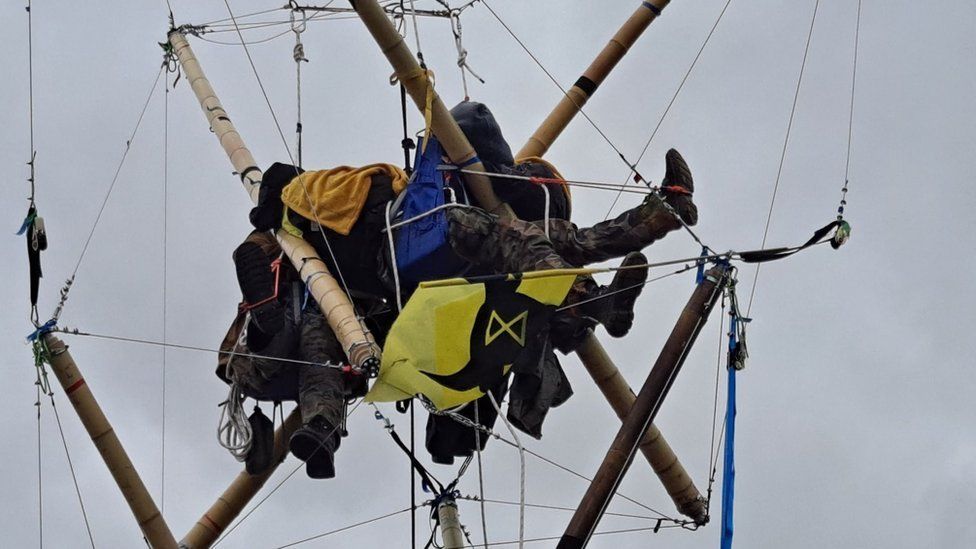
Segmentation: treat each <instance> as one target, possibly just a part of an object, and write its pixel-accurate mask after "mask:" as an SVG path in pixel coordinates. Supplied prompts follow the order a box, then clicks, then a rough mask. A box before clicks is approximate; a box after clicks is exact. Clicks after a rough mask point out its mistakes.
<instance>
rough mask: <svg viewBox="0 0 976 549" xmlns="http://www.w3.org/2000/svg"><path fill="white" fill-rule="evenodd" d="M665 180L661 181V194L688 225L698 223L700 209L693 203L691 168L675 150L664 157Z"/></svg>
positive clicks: (693, 188)
mask: <svg viewBox="0 0 976 549" xmlns="http://www.w3.org/2000/svg"><path fill="white" fill-rule="evenodd" d="M664 165H665V168H664V179H662V180H661V194H662V195H663V196H664V201H665V202H667V203H668V204H669V205H670V206H671V207H672V208H674V211H675V212H677V214H678V215H679V216H680V217H681V220H682V221H684V222H685V223H686V224H687V225H689V226H693V225H695V224H697V223H698V208H697V207H696V206H695V203H694V202H692V201H691V197H692V194H693V193H694V192H695V182H694V180H693V179H692V177H691V168H689V167H688V163H687V162H685V159H684V158H683V157H682V156H681V153H679V152H678V151H676V150H674V149H670V150H668V152H667V154H665V155H664Z"/></svg>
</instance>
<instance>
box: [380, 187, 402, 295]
mask: <svg viewBox="0 0 976 549" xmlns="http://www.w3.org/2000/svg"><path fill="white" fill-rule="evenodd" d="M392 208H393V201H392V200H391V201H389V202H387V203H386V217H385V218H384V221H385V222H386V229H385V230H384V232H385V233H386V238H387V241H388V242H389V243H390V269H391V270H392V271H393V286H394V287H395V288H396V304H397V312H400V311H402V310H403V298H402V297H401V296H400V268H399V267H398V266H397V258H396V246H395V245H394V243H393V227H392V226H390V211H391V209H392Z"/></svg>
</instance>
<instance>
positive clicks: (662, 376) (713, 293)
mask: <svg viewBox="0 0 976 549" xmlns="http://www.w3.org/2000/svg"><path fill="white" fill-rule="evenodd" d="M728 272H729V268H728V267H727V266H722V265H720V266H716V267H714V268H712V269H710V270H709V271H708V272H707V273H705V277H704V279H703V280H702V281H701V283H699V284H698V286H697V287H696V288H695V291H694V292H693V293H692V294H691V298H690V299H689V300H688V303H687V305H685V308H684V310H683V311H682V312H681V316H680V317H678V321H677V323H676V324H675V326H674V329H673V330H672V331H671V335H670V336H669V337H668V340H667V341H666V342H665V343H664V348H663V349H662V350H661V354H660V355H658V358H657V361H655V362H654V367H653V368H651V372H650V373H649V374H648V376H647V380H646V381H645V382H644V386H643V387H642V388H641V390H640V393H639V394H638V395H637V399H636V400H635V401H634V405H633V406H632V407H631V409H630V411H629V412H628V413H627V417H626V419H624V422H623V425H621V426H620V430H619V431H617V436H616V437H615V438H614V440H613V443H612V444H611V445H610V449H609V450H608V451H607V455H606V456H605V457H604V458H603V463H602V464H601V465H600V468H599V469H598V470H597V473H596V475H595V476H594V477H593V482H591V483H590V486H589V487H588V488H587V490H586V494H584V495H583V499H582V500H581V501H580V504H579V507H577V509H576V512H575V513H574V514H573V518H572V520H570V522H569V526H567V528H566V532H565V533H564V534H563V536H562V538H561V539H560V540H559V545H558V546H557V547H558V548H559V549H581V548H583V547H586V545H587V543H589V540H590V537H591V536H592V535H593V531H594V530H596V527H597V525H598V524H599V522H600V519H601V518H602V517H603V513H604V511H605V510H606V508H607V505H609V503H610V499H611V498H612V497H613V494H614V493H615V492H616V491H617V487H618V486H619V485H620V482H621V480H623V477H624V475H625V474H626V473H627V469H628V468H629V467H630V464H631V462H632V461H633V459H634V455H635V454H636V452H637V446H638V444H639V442H640V439H641V437H643V436H644V434H645V433H646V432H647V428H648V427H649V426H650V425H651V422H652V421H654V416H656V415H657V412H658V410H660V408H661V404H662V403H663V402H664V399H665V398H666V397H667V395H668V391H669V390H670V389H671V386H672V385H673V384H674V380H675V378H676V377H677V376H678V373H679V372H680V371H681V366H682V364H683V363H684V361H685V358H687V356H688V352H689V351H690V350H691V347H692V346H693V345H694V343H695V339H696V338H697V337H698V334H699V332H701V329H702V327H703V326H704V325H705V321H706V320H708V315H709V313H711V311H712V308H714V306H715V303H716V302H717V301H718V298H719V296H721V295H722V291H723V289H724V288H725V286H726V284H727V283H728Z"/></svg>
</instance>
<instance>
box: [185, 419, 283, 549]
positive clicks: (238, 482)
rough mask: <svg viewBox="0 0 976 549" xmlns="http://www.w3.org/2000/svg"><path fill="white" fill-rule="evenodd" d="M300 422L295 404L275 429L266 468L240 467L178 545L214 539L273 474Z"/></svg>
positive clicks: (195, 547) (188, 547) (190, 547)
mask: <svg viewBox="0 0 976 549" xmlns="http://www.w3.org/2000/svg"><path fill="white" fill-rule="evenodd" d="M301 424H302V416H301V414H300V413H299V411H298V408H296V409H294V410H292V412H291V413H290V414H288V417H286V418H285V421H284V422H283V423H282V424H281V427H278V429H277V430H275V436H274V454H273V456H274V457H273V460H272V462H271V466H270V467H268V470H267V471H265V472H263V473H261V474H259V475H254V476H251V475H249V474H248V473H247V471H241V472H240V473H239V474H238V475H237V478H235V479H234V482H232V483H231V484H230V486H228V487H227V489H226V490H224V493H223V494H221V495H220V497H219V498H217V501H215V502H214V504H213V505H211V506H210V509H207V512H206V513H204V514H203V516H201V517H200V520H198V521H197V523H196V524H194V525H193V528H192V529H190V531H189V532H188V533H187V534H186V536H184V537H183V539H182V540H181V541H180V547H181V548H184V549H203V548H205V547H210V545H211V544H212V543H213V542H215V541H217V538H218V537H220V535H221V534H223V533H224V531H225V530H226V529H227V527H228V526H230V523H231V522H233V521H234V519H235V518H237V515H239V514H240V513H241V511H242V510H243V509H244V506H245V505H247V503H248V502H249V501H251V499H252V498H254V496H255V494H257V493H258V491H259V490H261V487H263V486H264V483H265V482H267V481H268V479H269V478H270V477H271V475H272V474H274V472H275V469H277V468H278V465H281V462H283V461H284V460H285V457H286V456H287V455H288V439H289V438H291V434H292V433H294V432H295V429H297V428H298V427H299V426H301Z"/></svg>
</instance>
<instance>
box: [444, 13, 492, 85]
mask: <svg viewBox="0 0 976 549" xmlns="http://www.w3.org/2000/svg"><path fill="white" fill-rule="evenodd" d="M472 3H473V2H472ZM470 5H471V3H469V4H468V6H470ZM466 7H467V6H466ZM462 9H463V8H462ZM450 19H451V33H452V34H454V47H455V48H456V49H457V54H458V57H457V66H458V70H459V71H460V72H461V87H462V89H463V90H464V100H465V101H469V100H470V99H471V97H470V96H469V95H468V79H467V76H466V75H465V73H471V76H473V77H475V78H476V79H477V80H478V81H479V82H481V83H482V84H484V83H485V79H484V78H482V77H480V76H478V73H476V72H474V70H473V69H472V68H471V65H468V50H467V49H465V48H464V44H463V43H462V33H463V30H462V28H461V10H451V16H450Z"/></svg>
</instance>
